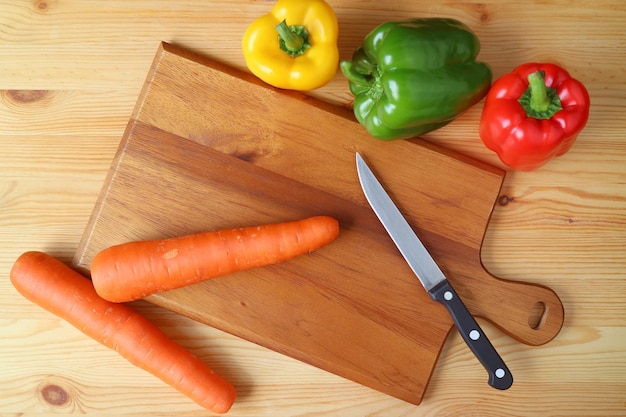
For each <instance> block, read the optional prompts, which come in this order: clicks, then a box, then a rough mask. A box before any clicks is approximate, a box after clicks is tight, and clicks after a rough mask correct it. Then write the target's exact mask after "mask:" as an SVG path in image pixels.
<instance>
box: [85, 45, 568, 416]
mask: <svg viewBox="0 0 626 417" xmlns="http://www.w3.org/2000/svg"><path fill="white" fill-rule="evenodd" d="M357 151H358V152H360V153H361V154H362V155H363V157H364V158H365V159H366V161H367V162H368V164H369V165H370V166H371V167H372V169H373V170H374V171H375V173H376V174H377V176H378V177H379V178H380V180H381V182H382V183H383V184H384V186H385V187H386V188H387V190H388V191H389V192H390V194H391V195H392V198H393V199H394V200H395V201H396V202H397V204H398V206H399V207H400V208H401V210H402V211H403V213H404V214H405V215H406V217H407V219H408V220H409V222H410V223H411V225H412V226H414V228H415V229H416V231H417V232H418V234H419V236H420V238H421V239H422V240H423V241H424V243H425V245H426V246H427V247H428V248H429V249H430V251H431V253H432V254H433V256H434V258H435V259H436V260H437V262H438V263H439V264H440V266H441V268H442V270H443V271H444V273H446V275H447V276H448V278H449V280H450V281H451V283H452V284H453V286H455V287H456V288H457V291H458V293H459V295H460V296H461V297H462V298H463V299H464V300H465V302H466V304H467V306H468V308H469V309H470V310H471V312H472V313H473V314H474V315H476V316H479V317H483V318H485V319H487V320H489V321H491V322H492V323H494V324H495V325H496V326H498V327H499V328H500V329H502V330H503V331H505V332H506V333H508V334H510V335H511V336H513V337H514V338H516V339H517V340H519V341H521V342H523V343H527V344H531V345H538V344H543V343H546V342H548V341H549V340H551V339H552V338H553V337H555V336H556V334H557V333H558V332H559V330H560V328H561V326H562V324H563V307H562V305H561V302H560V300H559V298H558V297H557V295H556V294H555V293H554V292H553V291H552V290H550V289H549V288H546V287H542V286H539V285H534V284H529V283H523V282H510V281H504V280H501V279H498V278H496V277H494V276H492V275H490V274H489V273H488V272H487V271H485V270H484V268H483V266H482V264H481V260H480V248H481V242H482V239H483V236H484V233H485V229H486V227H487V223H488V221H489V218H490V215H491V212H492V209H493V206H494V203H495V201H496V199H497V197H498V193H499V191H500V187H501V185H502V182H503V178H504V172H503V171H501V170H500V169H497V168H494V167H492V166H489V165H486V164H484V163H480V162H478V161H475V160H472V159H469V158H467V157H465V156H463V155H459V154H455V153H453V152H451V151H449V150H446V149H443V148H440V147H437V146H435V145H433V144H429V143H428V142H425V141H421V140H418V139H416V140H414V141H397V142H392V143H387V142H381V141H378V140H375V139H373V138H371V137H370V136H369V135H368V134H367V133H366V132H365V131H364V129H363V128H362V127H361V126H360V125H359V124H358V123H357V122H356V121H355V120H354V118H353V116H352V112H351V111H350V110H349V109H345V108H340V107H335V106H332V105H329V104H326V103H323V102H320V101H318V100H315V99H313V98H310V97H308V96H306V95H303V94H300V93H295V92H286V91H281V90H278V89H274V88H272V87H269V86H267V85H265V84H264V83H262V82H260V81H259V80H257V79H256V78H254V77H252V76H251V75H249V74H247V73H244V72H240V71H238V70H236V69H233V68H230V67H227V66H224V65H222V64H219V63H217V62H215V61H213V60H211V59H209V58H206V57H201V56H197V55H194V54H193V53H191V52H189V51H185V50H183V49H180V48H177V47H175V46H172V45H169V44H165V43H163V44H162V45H161V46H160V48H159V50H158V52H157V55H156V57H155V60H154V64H153V66H152V68H151V71H150V73H149V75H148V78H147V80H146V83H145V85H144V88H143V90H142V92H141V94H140V97H139V100H138V102H137V105H136V108H135V110H134V112H133V114H132V117H131V119H130V121H129V124H128V127H127V129H126V132H125V134H124V137H123V139H122V141H121V143H120V147H119V150H118V152H117V154H116V156H115V158H114V161H113V164H112V167H111V170H110V172H109V174H108V177H107V179H106V181H105V184H104V187H103V189H102V192H101V195H100V197H99V200H98V202H97V204H96V207H95V209H94V212H93V215H92V217H91V219H90V221H89V224H88V225H87V228H86V230H85V233H84V236H83V238H82V240H81V242H80V246H79V248H78V251H77V253H76V256H75V258H74V261H73V264H74V266H75V267H76V268H78V269H80V270H82V271H83V272H85V273H87V274H88V272H89V266H90V263H91V260H92V258H93V256H94V255H95V254H96V253H97V252H98V251H99V250H101V249H104V248H105V247H108V246H110V245H113V244H117V243H121V242H125V241H130V240H138V239H154V238H163V237H170V236H176V235H182V234H187V233H193V232H199V231H204V230H214V229H221V228H230V227H239V226H247V225H257V224H263V223H274V222H281V221H287V220H295V219H300V218H304V217H307V216H311V215H318V214H328V215H332V216H335V217H336V218H337V219H339V221H340V224H341V234H340V236H339V238H338V239H337V240H336V241H334V242H333V243H331V244H330V245H327V246H325V247H323V248H321V249H320V250H318V251H316V252H313V253H310V254H307V255H304V256H300V257H298V258H296V259H293V260H290V261H288V262H284V263H281V264H278V265H273V266H270V267H263V268H257V269H254V270H250V271H243V272H238V273H235V274H233V275H229V276H226V277H220V278H217V279H214V280H211V281H208V282H205V283H201V284H198V285H195V286H191V287H187V288H182V289H179V290H174V291H169V292H164V293H161V294H157V295H153V296H151V297H149V298H148V301H150V302H152V303H155V304H157V305H160V306H163V307H165V308H168V309H171V310H173V311H176V312H179V313H181V314H183V315H185V316H188V317H191V318H193V319H196V320H198V321H201V322H203V323H206V324H208V325H211V326H215V327H217V328H220V329H223V330H225V331H227V332H230V333H232V334H235V335H238V336H240V337H242V338H245V339H247V340H250V341H252V342H255V343H258V344H260V345H263V346H266V347H268V348H270V349H273V350H276V351H278V352H282V353H284V354H286V355H290V356H292V357H294V358H297V359H299V360H302V361H305V362H307V363H310V364H312V365H315V366H318V367H320V368H322V369H325V370H328V371H330V372H333V373H335V374H338V375H341V376H343V377H345V378H348V379H351V380H353V381H356V382H358V383H361V384H364V385H366V386H369V387H371V388H374V389H376V390H379V391H382V392H385V393H388V394H390V395H392V396H395V397H398V398H401V399H403V400H405V401H408V402H410V403H414V404H419V403H420V401H421V399H422V396H423V394H424V391H425V388H426V386H427V383H428V380H429V378H430V376H431V373H432V371H433V368H434V365H435V363H436V360H437V357H438V355H439V352H440V350H441V347H442V345H443V344H444V342H445V339H446V336H447V335H448V332H449V331H450V330H451V328H452V321H451V319H450V318H449V316H448V315H447V313H446V311H445V310H444V309H443V308H442V307H441V306H439V305H438V304H436V303H434V302H432V301H431V300H430V298H429V297H428V295H427V294H426V292H425V291H424V290H423V289H422V287H421V286H420V284H419V282H418V280H417V279H416V277H415V276H414V275H413V274H412V272H411V271H410V269H409V267H408V266H407V265H406V263H405V262H404V260H403V259H402V257H401V256H400V254H399V253H398V251H397V249H396V248H395V247H394V245H393V243H392V242H391V239H390V238H389V237H388V236H387V234H386V233H385V231H384V229H383V227H382V226H381V224H380V223H379V222H378V220H377V218H376V217H375V215H374V214H373V212H372V210H371V209H370V207H369V206H368V205H367V202H366V200H365V198H364V196H363V193H362V191H361V189H360V186H359V183H358V178H357V173H356V167H355V152H357ZM503 307H505V308H503ZM538 307H539V310H541V311H543V314H542V315H541V314H540V315H539V317H541V318H540V319H538V318H537V317H534V316H535V315H536V314H535V313H532V312H533V311H536V310H537V309H538ZM529 320H530V323H529ZM496 348H497V346H496ZM504 359H505V361H506V356H505V357H504ZM476 372H477V373H483V372H484V370H483V369H482V368H481V367H480V365H479V364H478V362H476ZM512 372H513V373H514V374H515V367H513V368H512ZM486 380H487V376H486V375H485V383H486Z"/></svg>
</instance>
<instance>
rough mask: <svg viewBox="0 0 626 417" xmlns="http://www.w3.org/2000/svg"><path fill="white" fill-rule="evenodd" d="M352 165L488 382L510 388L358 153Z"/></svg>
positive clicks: (497, 360) (507, 374)
mask: <svg viewBox="0 0 626 417" xmlns="http://www.w3.org/2000/svg"><path fill="white" fill-rule="evenodd" d="M356 166H357V172H358V174H359V181H360V182H361V187H362V188H363V192H364V193H365V197H366V198H367V201H368V202H369V204H370V206H372V209H373V210H374V213H376V216H378V218H379V219H380V221H381V223H382V224H383V226H384V227H385V229H386V230H387V233H389V235H390V236H391V239H392V240H393V242H394V243H395V244H396V246H397V247H398V249H399V250H400V253H401V254H402V256H403V257H404V259H405V260H406V261H407V263H408V264H409V266H410V267H411V269H412V270H413V272H414V273H415V275H417V278H418V279H419V281H420V282H421V283H422V285H423V286H424V288H425V289H426V291H427V292H428V294H429V295H430V297H431V298H432V299H433V300H435V301H438V302H440V303H441V304H443V305H444V306H445V307H446V309H447V310H448V313H450V316H451V317H452V320H453V321H454V324H455V325H456V328H457V329H458V331H459V333H461V336H462V337H463V340H465V343H467V345H468V346H469V348H470V349H471V350H472V352H474V355H475V356H476V358H478V360H479V361H480V363H481V364H482V365H483V366H484V368H485V369H486V370H487V372H488V374H489V380H488V383H489V385H490V386H492V387H493V388H497V389H501V390H505V389H508V388H509V387H511V385H512V384H513V375H511V371H509V368H507V366H506V365H505V364H504V361H503V360H502V358H501V357H500V355H498V352H496V349H495V348H494V347H493V345H492V344H491V342H490V341H489V339H488V338H487V336H486V335H485V333H484V332H483V330H482V329H481V328H480V326H479V325H478V323H476V320H474V317H472V315H471V314H470V312H469V311H468V310H467V307H465V304H463V301H462V300H461V299H460V298H459V296H458V295H457V293H456V291H454V289H453V288H452V286H451V285H450V283H449V282H448V280H447V279H446V277H445V275H444V274H443V272H441V269H439V266H438V265H437V263H436V262H435V260H434V259H433V258H432V257H431V256H430V254H429V253H428V250H427V249H426V247H424V245H423V244H422V242H421V241H420V240H419V238H418V237H417V235H416V234H415V232H414V231H413V229H412V228H411V226H410V225H409V223H408V222H407V221H406V219H405V218H404V216H403V215H402V213H400V210H399V209H398V208H397V207H396V205H395V204H394V202H393V201H392V200H391V198H390V197H389V195H388V194H387V192H386V191H385V189H384V188H383V186H382V185H381V184H380V182H379V181H378V179H377V178H376V177H375V176H374V173H373V172H372V171H371V170H370V169H369V167H368V166H367V164H366V163H365V161H364V160H363V158H362V157H361V155H359V153H358V152H357V154H356Z"/></svg>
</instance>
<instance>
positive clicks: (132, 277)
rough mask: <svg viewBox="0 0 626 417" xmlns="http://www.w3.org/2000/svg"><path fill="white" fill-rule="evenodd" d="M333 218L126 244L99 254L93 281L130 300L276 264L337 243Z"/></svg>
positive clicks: (108, 294) (107, 294)
mask: <svg viewBox="0 0 626 417" xmlns="http://www.w3.org/2000/svg"><path fill="white" fill-rule="evenodd" d="M338 234H339V223H338V222H337V220H335V219H333V218H332V217H328V216H316V217H310V218H308V219H304V220H299V221H294V222H286V223H276V224H269V225H264V226H256V227H244V228H238V229H229V230H220V231H214V232H205V233H198V234H193V235H187V236H182V237H176V238H171V239H164V240H149V241H136V242H128V243H123V244H121V245H117V246H112V247H110V248H107V249H104V250H103V251H101V252H99V253H98V254H97V255H96V256H95V257H94V259H93V261H92V263H91V279H92V280H93V285H94V287H95V288H96V291H97V292H98V294H99V295H100V296H101V297H102V298H104V299H105V300H109V301H113V302H118V303H120V302H126V301H132V300H137V299H139V298H144V297H147V296H148V295H151V294H154V293H157V292H160V291H165V290H171V289H174V288H180V287H183V286H186V285H191V284H195V283H197V282H200V281H204V280H207V279H210V278H215V277H218V276H222V275H226V274H230V273H233V272H236V271H240V270H244V269H249V268H252V267H257V266H263V265H270V264H274V263H277V262H281V261H284V260H287V259H290V258H293V257H295V256H297V255H301V254H304V253H307V252H310V251H313V250H315V249H318V248H320V247H321V246H323V245H325V244H327V243H329V242H331V241H333V240H334V239H335V238H336V237H337V235H338Z"/></svg>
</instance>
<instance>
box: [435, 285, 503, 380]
mask: <svg viewBox="0 0 626 417" xmlns="http://www.w3.org/2000/svg"><path fill="white" fill-rule="evenodd" d="M428 293H429V294H430V296H431V297H432V298H433V300H436V301H438V302H440V303H441V304H443V305H444V306H445V307H446V308H447V309H448V312H449V313H450V316H452V319H453V320H454V324H455V325H456V328H457V329H458V331H459V333H461V336H462V337H463V340H465V343H467V345H468V346H469V348H470V349H471V350H472V352H474V355H476V357H477V358H478V360H479V361H480V363H481V364H482V365H483V366H484V367H485V369H486V370H487V372H488V373H489V385H491V386H492V387H493V388H497V389H501V390H505V389H508V388H509V387H511V385H513V375H512V374H511V371H509V368H507V366H506V365H505V364H504V361H503V360H502V358H501V357H500V355H498V352H496V349H495V348H494V347H493V345H492V344H491V342H490V341H489V339H488V338H487V335H485V333H484V332H483V330H482V329H481V328H480V326H479V325H478V323H476V320H474V317H472V315H471V314H470V312H469V311H468V310H467V307H465V304H463V301H462V300H461V298H459V296H458V295H457V293H456V291H454V289H453V288H452V286H451V285H450V283H449V282H448V281H447V280H444V281H443V282H441V283H439V284H438V285H436V286H435V287H434V288H432V289H431V290H430V291H428Z"/></svg>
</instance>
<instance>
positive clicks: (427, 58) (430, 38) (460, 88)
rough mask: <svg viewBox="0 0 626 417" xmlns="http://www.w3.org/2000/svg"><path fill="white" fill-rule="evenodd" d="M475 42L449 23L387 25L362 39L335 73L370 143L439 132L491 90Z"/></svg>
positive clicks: (423, 21)
mask: <svg viewBox="0 0 626 417" xmlns="http://www.w3.org/2000/svg"><path fill="white" fill-rule="evenodd" d="M479 51H480V41H479V40H478V38H477V37H476V35H474V33H473V32H472V31H471V30H470V29H469V28H468V27H467V26H466V25H464V24H463V23H461V22H459V21H457V20H454V19H445V18H422V19H412V20H407V21H401V22H388V23H383V24H382V25H380V26H378V27H377V28H375V29H374V30H373V31H372V32H370V33H369V34H368V35H367V36H366V37H365V39H364V41H363V45H362V46H361V47H360V48H359V49H357V50H356V51H355V52H354V54H353V56H352V60H351V61H342V62H341V64H340V67H341V71H342V72H343V74H344V75H345V76H346V78H347V79H348V81H349V85H350V91H351V92H352V94H354V96H355V97H354V115H355V116H356V118H357V120H358V121H359V123H361V124H362V125H364V126H365V128H366V129H367V131H368V132H369V133H370V134H371V135H372V136H374V137H376V138H378V139H383V140H393V139H407V138H410V137H413V136H417V135H421V134H424V133H427V132H430V131H433V130H435V129H438V128H440V127H443V126H445V125H446V124H448V123H450V122H451V121H452V120H454V119H455V118H456V117H457V116H458V115H459V114H461V113H462V112H463V111H465V110H467V109H468V108H470V107H471V106H473V105H474V104H476V103H477V102H479V101H480V100H481V99H482V98H483V97H484V96H485V95H486V94H487V91H488V90H489V87H490V86H491V78H492V73H491V69H490V68H489V65H487V64H485V63H481V62H476V56H477V55H478V52H479Z"/></svg>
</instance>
